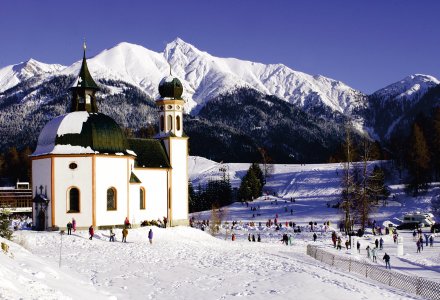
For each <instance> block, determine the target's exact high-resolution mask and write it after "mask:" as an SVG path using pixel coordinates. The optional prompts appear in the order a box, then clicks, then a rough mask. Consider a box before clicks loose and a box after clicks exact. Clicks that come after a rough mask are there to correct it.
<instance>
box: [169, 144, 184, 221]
mask: <svg viewBox="0 0 440 300" xmlns="http://www.w3.org/2000/svg"><path fill="white" fill-rule="evenodd" d="M187 145H188V141H187V139H182V138H172V139H171V155H170V158H171V166H172V171H171V185H172V187H171V191H172V195H171V199H172V202H171V212H172V220H173V221H175V223H174V224H173V225H177V224H181V223H182V222H185V220H188V157H187ZM176 223H177V224H176Z"/></svg>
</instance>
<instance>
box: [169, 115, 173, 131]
mask: <svg viewBox="0 0 440 300" xmlns="http://www.w3.org/2000/svg"><path fill="white" fill-rule="evenodd" d="M168 130H173V116H171V115H169V116H168Z"/></svg>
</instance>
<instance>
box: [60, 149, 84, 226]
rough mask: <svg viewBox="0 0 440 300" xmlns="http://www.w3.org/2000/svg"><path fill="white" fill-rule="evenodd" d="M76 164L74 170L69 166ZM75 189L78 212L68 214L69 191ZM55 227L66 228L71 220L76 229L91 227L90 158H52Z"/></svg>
mask: <svg viewBox="0 0 440 300" xmlns="http://www.w3.org/2000/svg"><path fill="white" fill-rule="evenodd" d="M71 163H76V165H77V167H76V168H75V169H70V168H69V165H70V164H71ZM72 187H76V188H78V189H79V195H80V205H79V206H80V212H79V213H68V212H67V211H68V209H69V207H68V205H69V204H68V201H69V189H70V188H72ZM54 191H55V225H57V226H60V227H66V226H67V223H68V222H69V221H72V218H75V220H76V226H77V227H86V228H87V227H89V226H90V225H92V157H55V158H54Z"/></svg>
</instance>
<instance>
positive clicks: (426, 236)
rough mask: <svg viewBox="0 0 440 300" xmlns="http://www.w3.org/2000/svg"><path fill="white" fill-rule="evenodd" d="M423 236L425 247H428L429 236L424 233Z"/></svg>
mask: <svg viewBox="0 0 440 300" xmlns="http://www.w3.org/2000/svg"><path fill="white" fill-rule="evenodd" d="M424 235H425V241H426V247H428V242H429V236H428V235H427V234H426V233H425V234H424Z"/></svg>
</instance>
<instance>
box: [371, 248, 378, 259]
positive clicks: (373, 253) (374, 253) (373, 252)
mask: <svg viewBox="0 0 440 300" xmlns="http://www.w3.org/2000/svg"><path fill="white" fill-rule="evenodd" d="M371 254H372V256H373V262H377V258H376V254H377V248H373V249H372V250H371Z"/></svg>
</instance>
